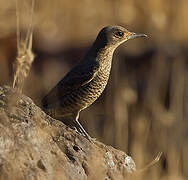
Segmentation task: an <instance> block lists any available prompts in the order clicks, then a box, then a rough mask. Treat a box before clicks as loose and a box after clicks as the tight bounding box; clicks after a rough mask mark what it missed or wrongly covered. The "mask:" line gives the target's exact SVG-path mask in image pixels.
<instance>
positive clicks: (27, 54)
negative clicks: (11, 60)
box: [13, 0, 35, 93]
mask: <svg viewBox="0 0 188 180" xmlns="http://www.w3.org/2000/svg"><path fill="white" fill-rule="evenodd" d="M34 4H35V0H32V4H31V12H30V23H29V27H28V30H27V33H26V36H25V38H23V37H22V36H21V35H22V34H21V31H20V11H19V4H18V0H16V18H17V53H18V54H17V58H16V62H15V64H14V70H15V73H14V81H13V88H16V89H17V90H18V92H20V93H21V92H22V89H23V85H24V80H25V79H26V77H27V76H28V74H29V70H30V68H31V65H32V62H33V60H34V54H33V52H32V40H33V22H32V18H33V11H34Z"/></svg>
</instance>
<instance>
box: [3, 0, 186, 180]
mask: <svg viewBox="0 0 188 180" xmlns="http://www.w3.org/2000/svg"><path fill="white" fill-rule="evenodd" d="M19 8H20V26H21V30H22V32H23V33H24V32H26V30H27V28H28V22H29V20H28V19H29V18H30V15H31V14H30V9H31V0H19ZM187 17H188V1H187V0H178V1H177V0H166V1H164V0H145V1H142V0H80V1H73V0H53V1H51V0H37V1H36V2H35V10H34V15H33V23H34V42H33V51H34V54H35V60H34V63H33V66H32V69H31V72H30V74H29V77H28V78H27V80H26V82H25V86H24V93H25V94H26V95H28V96H29V97H31V98H32V99H33V100H34V102H35V103H36V104H38V105H39V106H40V101H41V99H42V97H43V96H44V95H45V94H47V93H48V91H49V90H50V89H51V88H52V87H53V86H55V85H56V83H57V82H58V81H59V80H60V79H61V78H62V77H63V76H64V75H65V74H66V73H67V72H68V71H69V70H70V69H71V68H72V67H73V66H74V65H75V64H77V63H78V62H79V60H80V59H81V58H82V57H83V55H84V54H85V52H86V51H87V49H88V47H89V46H90V45H91V44H92V42H93V41H94V40H95V38H96V35H97V33H98V32H99V30H100V29H101V28H102V27H104V26H107V25H112V24H114V25H122V26H124V27H126V28H127V29H129V30H130V31H134V32H140V33H145V34H147V35H148V37H149V38H147V39H136V40H133V41H128V42H127V43H125V44H123V45H121V46H120V47H119V48H118V49H117V50H116V52H115V54H114V58H113V66H112V71H111V76H110V80H109V83H108V85H107V88H106V90H105V92H104V93H103V94H102V96H101V97H100V98H99V99H98V100H97V101H96V102H95V103H94V104H93V105H92V106H90V107H89V108H88V109H86V110H84V111H83V112H82V113H81V118H80V122H81V123H82V124H83V126H84V127H85V129H87V131H88V132H89V134H90V135H91V136H92V137H96V138H97V139H98V140H100V141H102V142H104V143H106V144H108V145H112V146H113V147H115V148H118V149H121V150H123V151H125V152H126V153H128V154H129V155H131V156H132V157H133V159H134V160H135V162H136V164H137V168H138V169H141V168H143V167H144V166H145V165H146V164H148V163H149V162H151V161H152V160H153V159H154V157H155V156H156V155H157V153H158V152H159V151H162V152H163V156H162V158H161V160H160V161H159V162H158V163H157V164H156V165H155V166H153V167H151V168H149V169H148V170H147V171H145V172H143V173H140V174H139V175H138V176H136V177H135V176H133V177H132V179H139V180H142V179H144V180H151V179H152V180H158V179H162V180H184V179H188V122H187V121H188V64H187V62H188V61H187V60H188V23H187ZM16 52H17V49H16V4H15V0H6V1H4V0H0V85H4V84H8V85H12V81H13V68H12V65H13V62H14V61H15V58H16ZM130 179H131V178H130Z"/></svg>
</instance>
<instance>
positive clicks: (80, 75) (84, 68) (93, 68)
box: [42, 63, 99, 107]
mask: <svg viewBox="0 0 188 180" xmlns="http://www.w3.org/2000/svg"><path fill="white" fill-rule="evenodd" d="M98 68H99V64H98V63H93V64H79V65H77V66H75V67H74V68H73V69H72V70H71V71H70V72H69V73H67V74H66V75H65V77H64V78H63V79H62V80H61V81H59V83H58V84H57V85H56V86H55V87H54V88H53V89H52V90H51V91H50V92H49V93H48V94H47V95H46V96H45V97H44V98H43V100H42V104H43V107H48V106H50V105H52V104H54V103H55V102H56V101H58V100H59V99H60V98H62V97H63V96H65V95H67V94H69V93H70V92H72V91H74V90H75V89H77V88H79V87H81V86H83V85H85V84H87V83H89V82H90V81H91V80H92V79H93V78H94V77H95V76H96V74H97V72H98Z"/></svg>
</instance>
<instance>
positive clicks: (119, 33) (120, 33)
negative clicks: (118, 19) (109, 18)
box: [114, 31, 124, 38]
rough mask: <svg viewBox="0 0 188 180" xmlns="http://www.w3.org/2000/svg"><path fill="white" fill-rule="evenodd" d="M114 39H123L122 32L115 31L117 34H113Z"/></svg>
mask: <svg viewBox="0 0 188 180" xmlns="http://www.w3.org/2000/svg"><path fill="white" fill-rule="evenodd" d="M114 35H115V36H116V37H118V38H121V37H123V35H124V34H123V32H122V31H117V32H115V34H114Z"/></svg>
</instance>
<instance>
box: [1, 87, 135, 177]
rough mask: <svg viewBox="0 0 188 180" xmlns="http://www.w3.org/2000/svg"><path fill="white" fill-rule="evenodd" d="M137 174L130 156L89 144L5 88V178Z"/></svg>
mask: <svg viewBox="0 0 188 180" xmlns="http://www.w3.org/2000/svg"><path fill="white" fill-rule="evenodd" d="M133 171H135V163H134V161H133V160H132V159H131V157H130V156H127V155H126V154H125V153H124V152H122V151H119V150H116V149H114V148H113V147H111V146H107V145H105V144H102V143H100V142H98V141H95V143H91V142H89V141H88V140H87V139H86V138H84V137H83V136H81V135H79V134H78V133H76V132H75V131H74V130H72V129H70V128H69V127H67V126H66V125H64V124H63V123H62V122H60V121H58V120H55V119H53V118H51V117H49V116H48V115H46V114H45V113H44V112H43V111H42V110H41V109H40V108H39V107H37V106H36V105H35V104H34V103H33V101H32V100H31V99H30V98H28V97H27V96H25V95H19V94H18V93H16V91H15V90H13V89H12V88H10V87H7V86H4V87H0V179H2V180H5V179H6V180H30V179H40V180H41V179H44V180H85V179H92V180H95V179H96V180H100V179H101V180H114V179H118V180H121V179H123V180H125V179H127V176H129V175H131V174H134V173H132V172H133Z"/></svg>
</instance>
